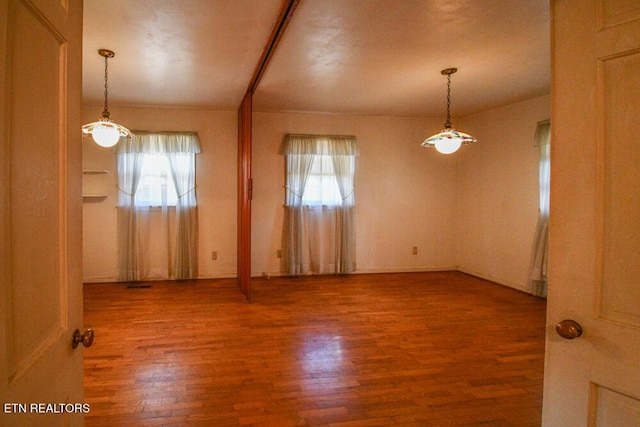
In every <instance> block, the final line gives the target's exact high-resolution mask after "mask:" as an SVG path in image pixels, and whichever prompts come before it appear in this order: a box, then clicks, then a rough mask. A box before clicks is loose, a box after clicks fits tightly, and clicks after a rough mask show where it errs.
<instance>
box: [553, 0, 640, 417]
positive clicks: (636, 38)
mask: <svg viewBox="0 0 640 427" xmlns="http://www.w3.org/2000/svg"><path fill="white" fill-rule="evenodd" d="M552 67H553V69H552V121H551V123H552V125H551V126H552V152H551V164H552V170H551V218H550V237H549V243H550V247H549V293H548V295H549V300H548V306H547V323H548V329H547V347H546V348H547V354H546V364H545V386H544V405H543V424H544V425H548V426H556V425H562V426H585V425H590V426H598V425H601V426H609V425H616V426H627V425H629V426H630V425H638V424H637V423H638V413H640V381H638V379H639V378H640V365H639V364H638V363H637V361H638V355H640V309H639V307H640V255H639V253H638V248H639V247H640V187H638V182H640V181H639V179H640V173H639V172H638V170H639V169H638V165H639V164H640V148H639V147H640V146H639V144H638V143H637V135H639V134H640V120H638V118H639V117H640V104H639V101H638V100H639V99H640V5H638V4H637V2H635V1H634V2H630V1H624V0H622V1H617V2H610V1H604V0H589V1H583V0H556V1H554V2H552ZM563 319H572V320H575V321H577V322H578V323H579V324H581V325H582V328H583V334H582V336H581V337H579V338H576V339H573V340H566V339H563V338H561V337H560V336H558V334H557V333H556V331H555V324H556V323H558V322H560V321H562V320H563Z"/></svg>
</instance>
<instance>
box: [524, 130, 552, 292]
mask: <svg viewBox="0 0 640 427" xmlns="http://www.w3.org/2000/svg"><path fill="white" fill-rule="evenodd" d="M535 144H536V146H537V147H538V148H539V150H540V164H539V169H538V182H539V190H540V213H539V216H538V224H537V226H536V232H535V238H534V244H533V253H532V256H531V273H530V276H529V277H530V280H531V293H532V294H534V295H537V296H540V297H543V298H546V296H547V261H548V250H549V193H550V189H551V185H550V184H551V159H550V149H551V123H550V122H549V121H548V120H546V121H543V122H540V123H538V126H537V127H536V134H535Z"/></svg>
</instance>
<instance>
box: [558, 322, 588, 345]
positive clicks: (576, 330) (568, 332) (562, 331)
mask: <svg viewBox="0 0 640 427" xmlns="http://www.w3.org/2000/svg"><path fill="white" fill-rule="evenodd" d="M556 332H557V333H558V335H560V336H561V337H562V338H566V339H568V340H572V339H575V338H578V337H579V336H580V335H582V326H580V324H579V323H578V322H576V321H575V320H563V321H562V322H560V323H558V324H557V325H556Z"/></svg>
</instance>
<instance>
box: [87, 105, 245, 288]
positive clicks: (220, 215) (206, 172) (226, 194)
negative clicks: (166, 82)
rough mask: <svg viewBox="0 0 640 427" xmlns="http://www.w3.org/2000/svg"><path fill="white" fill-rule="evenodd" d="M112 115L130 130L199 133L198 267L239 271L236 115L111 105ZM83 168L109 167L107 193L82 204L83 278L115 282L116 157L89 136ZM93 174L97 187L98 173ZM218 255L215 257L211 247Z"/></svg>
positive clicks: (95, 110) (90, 112) (226, 273)
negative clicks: (237, 258)
mask: <svg viewBox="0 0 640 427" xmlns="http://www.w3.org/2000/svg"><path fill="white" fill-rule="evenodd" d="M101 111H102V110H101V108H100V107H84V108H83V113H82V116H83V123H88V122H92V121H94V120H96V119H97V118H98V117H99V116H100V112H101ZM111 117H112V118H113V119H114V120H116V121H118V122H119V123H122V124H123V125H125V126H127V127H128V128H129V129H132V130H134V129H139V130H150V131H161V130H165V131H193V132H197V133H198V135H199V137H200V144H201V146H202V153H201V154H199V155H198V156H197V157H196V169H197V171H196V183H197V197H198V216H199V222H200V231H199V241H200V246H199V248H200V251H199V268H200V276H201V277H235V275H236V212H237V205H236V194H237V189H236V162H237V156H238V155H237V133H236V132H237V122H236V117H237V114H236V112H235V111H211V110H191V109H161V108H155V109H152V108H111ZM82 144H83V147H82V148H83V169H104V170H108V171H109V173H108V174H107V175H105V179H106V181H107V182H106V183H105V185H104V187H105V191H106V192H107V194H108V197H107V198H106V199H104V200H94V201H90V200H89V199H85V202H84V203H83V207H84V213H83V221H84V225H83V232H84V237H83V241H84V253H83V255H84V262H83V264H84V281H85V282H97V281H113V280H116V277H117V252H116V202H117V198H118V197H117V189H116V184H117V175H116V156H115V154H113V152H112V150H111V149H106V148H101V147H99V146H97V145H96V144H95V143H93V141H92V140H91V139H90V138H89V139H84V141H83V142H82ZM87 178H88V179H91V180H93V181H94V182H92V183H91V184H92V186H96V185H98V184H99V183H97V182H95V181H96V178H97V177H95V176H90V177H87V176H85V179H87ZM212 251H217V252H218V259H217V260H216V261H212V260H211V252H212Z"/></svg>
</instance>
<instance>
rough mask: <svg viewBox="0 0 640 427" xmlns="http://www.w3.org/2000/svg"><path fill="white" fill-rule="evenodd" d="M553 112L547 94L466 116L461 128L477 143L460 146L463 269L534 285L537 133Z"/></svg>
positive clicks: (460, 264) (511, 282)
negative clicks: (530, 276) (531, 278)
mask: <svg viewBox="0 0 640 427" xmlns="http://www.w3.org/2000/svg"><path fill="white" fill-rule="evenodd" d="M549 114H550V98H549V96H542V97H539V98H534V99H531V100H528V101H524V102H520V103H517V104H513V105H509V106H506V107H502V108H496V109H493V110H489V111H485V112H482V113H479V114H475V115H472V116H468V117H465V118H464V119H463V120H461V121H460V125H459V128H460V129H461V130H464V131H465V132H468V133H470V134H472V135H473V136H475V137H476V138H477V139H478V142H477V143H476V144H473V145H470V146H467V147H463V148H461V150H460V153H459V155H460V157H459V160H460V164H459V174H458V180H459V181H458V182H459V188H458V202H457V209H456V217H457V219H458V223H457V235H456V238H457V251H456V252H457V263H458V268H459V270H461V271H464V272H467V273H470V274H473V275H476V276H480V277H483V278H486V279H489V280H493V281H496V282H498V283H502V284H505V285H508V286H511V287H514V288H517V289H522V290H527V291H528V290H529V285H528V280H527V275H528V272H529V263H530V259H531V250H532V245H533V238H534V233H535V227H536V222H537V219H538V210H539V208H538V206H539V204H538V200H539V199H538V162H539V154H538V149H537V147H535V146H534V140H533V138H534V133H535V129H536V124H537V122H538V121H541V120H546V119H548V118H549Z"/></svg>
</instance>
